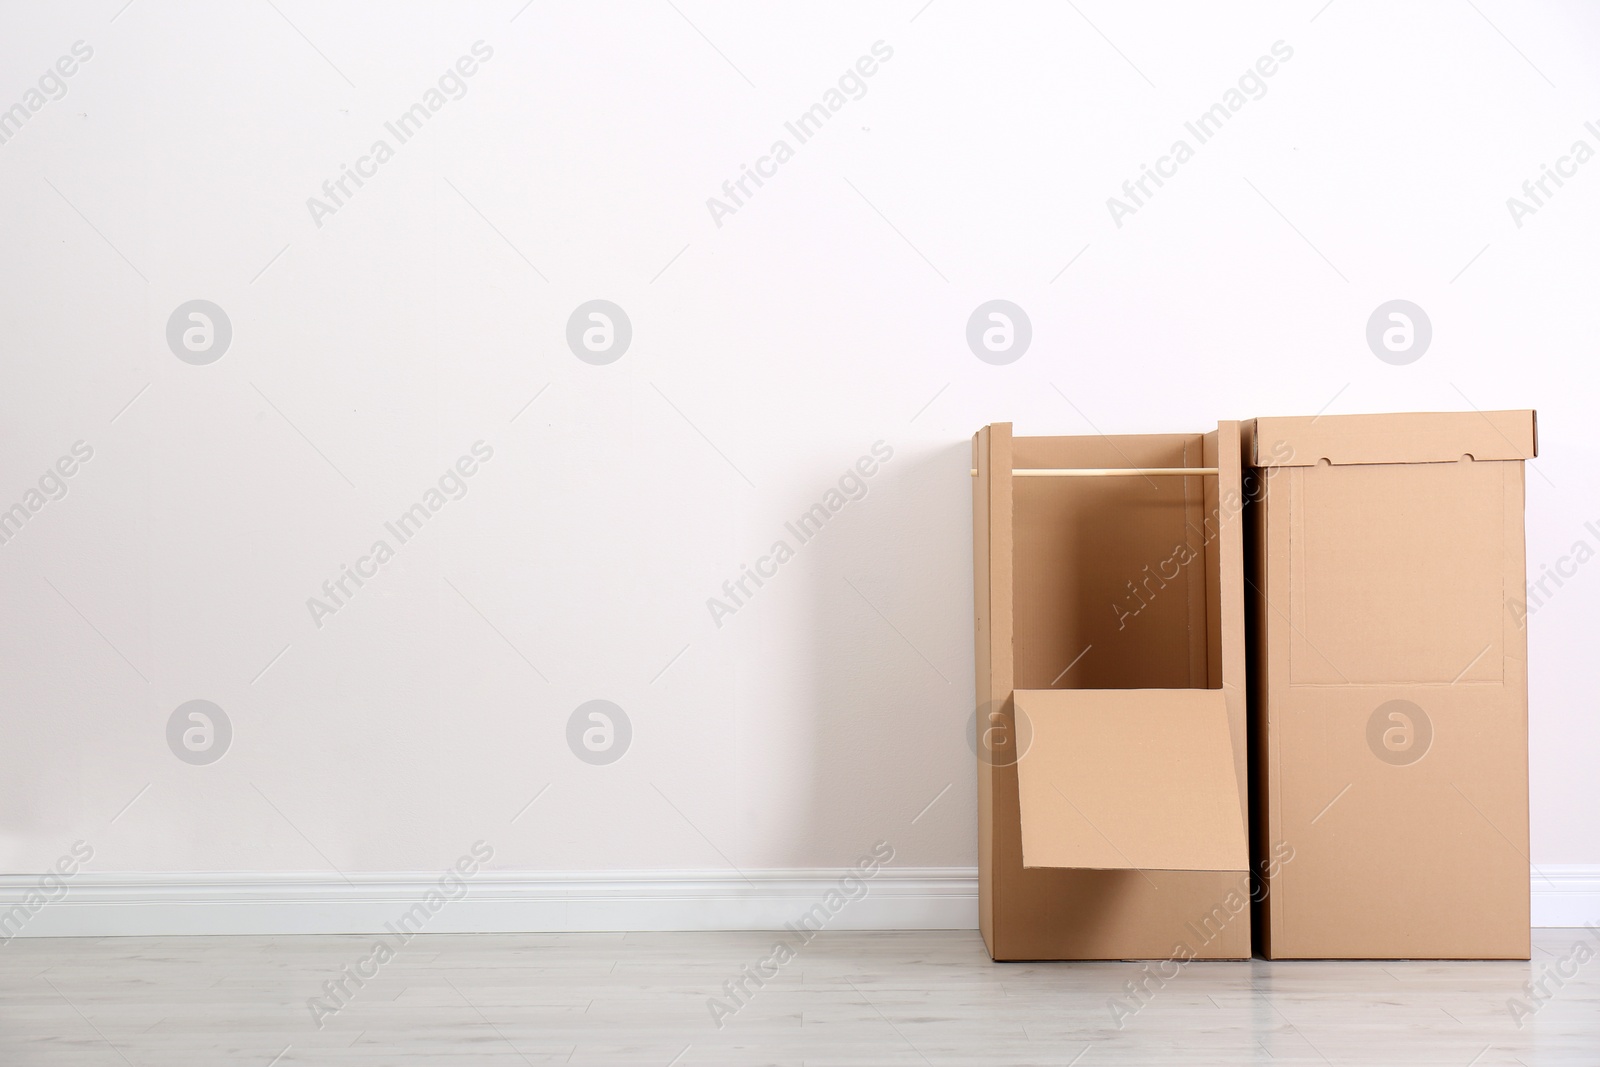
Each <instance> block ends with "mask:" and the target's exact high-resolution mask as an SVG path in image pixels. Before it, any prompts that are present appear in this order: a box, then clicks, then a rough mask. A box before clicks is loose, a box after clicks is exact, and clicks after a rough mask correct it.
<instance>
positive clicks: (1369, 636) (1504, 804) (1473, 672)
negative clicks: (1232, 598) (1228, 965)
mask: <svg viewBox="0 0 1600 1067" xmlns="http://www.w3.org/2000/svg"><path fill="white" fill-rule="evenodd" d="M1488 416H1489V417H1490V418H1489V420H1488V421H1492V422H1493V423H1494V424H1495V432H1494V437H1495V439H1497V440H1499V441H1500V448H1501V449H1502V452H1503V454H1504V455H1505V458H1503V459H1486V458H1485V456H1487V455H1490V454H1493V448H1492V447H1491V446H1492V442H1489V443H1481V442H1479V443H1474V442H1473V441H1471V440H1469V438H1470V436H1471V434H1473V433H1481V431H1482V427H1483V426H1484V424H1485V422H1486V417H1485V416H1483V415H1479V414H1478V413H1476V412H1470V413H1459V414H1456V415H1452V416H1437V415H1428V416H1381V417H1380V416H1359V417H1358V416H1329V417H1327V418H1324V419H1322V420H1319V421H1318V422H1317V427H1316V429H1315V431H1314V432H1315V433H1316V434H1319V435H1323V440H1324V441H1331V442H1335V443H1336V445H1337V447H1334V448H1329V449H1317V450H1318V451H1332V452H1333V453H1334V455H1333V456H1332V457H1326V458H1331V459H1332V460H1333V463H1334V464H1335V465H1334V466H1329V465H1326V464H1323V465H1316V466H1306V467H1296V468H1294V469H1287V470H1277V469H1268V470H1261V471H1257V472H1256V473H1257V475H1258V476H1259V481H1260V483H1261V487H1262V490H1263V493H1262V496H1261V498H1260V500H1259V502H1257V503H1255V504H1253V505H1252V506H1251V509H1250V515H1249V517H1250V523H1249V526H1250V530H1251V553H1250V555H1251V560H1252V566H1253V569H1254V573H1253V577H1252V579H1251V581H1252V585H1253V591H1252V592H1253V596H1252V602H1251V611H1250V629H1251V637H1252V641H1253V642H1254V643H1255V644H1254V647H1255V649H1256V653H1255V657H1254V663H1253V664H1252V696H1253V699H1252V707H1251V717H1252V727H1253V746H1252V747H1253V750H1252V774H1253V785H1252V798H1253V820H1252V826H1253V836H1254V841H1253V847H1254V859H1255V860H1256V861H1257V864H1258V866H1260V865H1261V863H1262V861H1263V860H1264V859H1265V858H1266V856H1267V855H1268V854H1269V852H1270V853H1272V854H1279V855H1287V856H1288V859H1287V860H1286V861H1284V862H1281V863H1277V864H1274V865H1272V867H1271V868H1270V869H1267V870H1266V881H1267V887H1268V892H1267V894H1266V897H1265V899H1264V900H1263V901H1261V902H1260V904H1259V905H1258V908H1257V911H1256V915H1255V919H1256V926H1257V929H1258V931H1259V934H1260V938H1261V940H1260V947H1261V950H1262V952H1263V953H1264V954H1265V955H1267V956H1268V957H1269V958H1275V959H1282V958H1307V957H1343V958H1372V957H1376V958H1466V959H1479V958H1509V959H1526V958H1528V954H1529V949H1530V943H1529V862H1528V797H1527V786H1528V777H1527V651H1526V635H1525V633H1524V632H1523V631H1522V630H1521V629H1520V628H1518V627H1517V626H1516V625H1515V624H1514V622H1513V621H1512V619H1511V612H1510V608H1509V607H1508V606H1507V598H1508V597H1509V596H1513V595H1515V592H1516V591H1520V590H1521V588H1522V583H1523V580H1524V566H1525V564H1524V535H1523V506H1524V500H1523V494H1524V473H1523V464H1522V463H1521V462H1520V460H1521V459H1522V458H1524V456H1525V455H1531V454H1532V453H1533V450H1534V440H1533V437H1534V428H1535V421H1534V417H1533V413H1532V412H1501V413H1494V412H1491V413H1488ZM1283 421H1284V420H1259V422H1258V423H1257V424H1255V425H1253V426H1249V427H1247V430H1246V433H1245V435H1244V437H1245V440H1246V441H1247V453H1248V454H1251V455H1260V454H1262V450H1263V448H1264V447H1266V446H1267V443H1268V441H1270V440H1272V439H1273V438H1272V437H1271V436H1269V435H1272V434H1278V433H1279V428H1277V427H1274V426H1269V425H1268V424H1271V423H1281V422H1283ZM1301 421H1302V422H1309V421H1310V420H1301ZM1474 426H1476V427H1477V428H1478V429H1476V430H1474V429H1473V427H1474ZM1441 427H1443V429H1441ZM1369 433H1370V434H1371V435H1372V439H1370V440H1365V441H1363V440H1361V438H1362V437H1363V435H1365V434H1369ZM1279 439H1282V438H1281V436H1280V438H1279ZM1507 439H1510V440H1511V441H1512V442H1513V445H1514V447H1511V448H1507V447H1506V440H1507ZM1301 444H1304V439H1302V440H1301ZM1475 449H1476V450H1475ZM1452 453H1468V454H1471V455H1473V456H1475V457H1476V458H1475V459H1472V460H1462V461H1456V460H1455V457H1454V456H1453V455H1452ZM1480 453H1482V454H1481V455H1480ZM1297 458H1299V459H1303V458H1305V457H1304V456H1303V455H1300V456H1297ZM1319 458H1322V457H1319ZM1341 461H1342V462H1345V463H1349V464H1352V465H1349V466H1339V465H1338V464H1339V463H1340V462H1341ZM1279 850H1281V852H1280V851H1279Z"/></svg>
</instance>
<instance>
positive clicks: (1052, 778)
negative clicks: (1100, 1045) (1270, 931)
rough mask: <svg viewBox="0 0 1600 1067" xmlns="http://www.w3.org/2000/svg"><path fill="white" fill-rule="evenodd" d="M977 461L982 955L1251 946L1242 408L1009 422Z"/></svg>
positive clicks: (1228, 953) (1230, 952)
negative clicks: (1140, 429)
mask: <svg viewBox="0 0 1600 1067" xmlns="http://www.w3.org/2000/svg"><path fill="white" fill-rule="evenodd" d="M1178 468H1185V469H1186V468H1193V469H1194V472H1193V473H1189V472H1188V471H1187V470H1178ZM1133 469H1137V470H1139V471H1142V472H1145V473H1132V471H1133ZM1202 472H1204V473H1202ZM973 474H974V479H973V545H974V574H973V578H974V591H975V598H976V624H977V626H976V629H977V703H978V708H977V712H976V715H975V723H974V740H975V743H976V746H977V750H978V819H979V823H978V852H979V916H980V918H979V925H980V928H981V930H982V932H983V938H984V942H985V944H986V945H987V946H988V948H989V952H990V954H991V955H992V956H993V957H994V958H995V959H997V960H1022V959H1127V958H1135V959H1138V958H1147V959H1148V958H1159V959H1170V958H1179V959H1229V958H1232V959H1239V958H1243V957H1246V956H1248V955H1249V954H1250V906H1249V901H1250V895H1251V885H1250V881H1249V876H1248V865H1249V848H1248V842H1247V838H1246V817H1247V811H1246V799H1245V788H1246V780H1247V779H1246V775H1247V758H1246V747H1245V746H1246V716H1245V645H1244V641H1245V634H1244V562H1243V555H1242V552H1243V526H1244V518H1243V514H1242V498H1241V487H1240V477H1241V468H1240V444H1239V424H1238V423H1236V422H1225V423H1220V424H1219V425H1218V427H1217V429H1216V430H1215V431H1214V432H1212V433H1208V434H1158V435H1145V436H1125V437H1105V436H1094V437H1013V435H1012V432H1011V426H1010V424H1008V423H996V424H994V425H992V426H987V427H985V428H984V429H982V430H980V431H979V432H978V434H977V435H976V436H975V437H974V440H973Z"/></svg>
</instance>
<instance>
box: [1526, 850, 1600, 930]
mask: <svg viewBox="0 0 1600 1067" xmlns="http://www.w3.org/2000/svg"><path fill="white" fill-rule="evenodd" d="M1590 923H1596V924H1600V863H1547V864H1544V865H1542V866H1540V867H1537V868H1535V869H1534V872H1533V925H1534V926H1586V925H1588V924H1590Z"/></svg>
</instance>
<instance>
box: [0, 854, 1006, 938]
mask: <svg viewBox="0 0 1600 1067" xmlns="http://www.w3.org/2000/svg"><path fill="white" fill-rule="evenodd" d="M855 873H856V872H854V871H853V870H850V871H846V870H843V869H841V870H837V871H832V870H817V869H809V870H765V871H747V872H745V874H743V875H740V874H737V873H735V872H732V871H727V870H720V871H641V872H633V871H603V872H590V871H577V872H538V873H513V872H502V871H480V872H478V874H476V875H475V876H473V877H472V878H468V879H464V880H463V881H464V882H465V893H464V894H463V893H462V890H461V889H460V888H455V889H451V890H450V892H451V893H453V894H455V895H456V899H453V900H449V901H447V902H443V903H441V902H440V898H439V897H435V898H433V902H434V903H435V904H437V905H438V907H437V910H436V911H434V912H433V913H432V914H427V915H425V918H424V919H423V924H422V930H423V931H425V932H428V933H480V932H482V933H509V932H544V931H567V930H571V931H576V930H606V931H617V930H779V929H782V928H783V926H784V924H785V923H790V922H796V921H798V920H799V919H800V917H801V916H802V915H804V914H806V913H807V912H808V911H810V910H811V909H813V908H814V907H816V906H817V905H818V904H823V905H824V907H825V908H826V905H827V904H834V905H836V906H837V911H836V912H833V913H831V914H828V913H827V912H826V911H825V912H824V914H827V920H826V923H825V928H826V929H828V930H970V929H974V928H976V927H977V925H978V877H977V872H976V870H974V869H973V868H970V867H957V868H942V867H934V868H904V867H902V868H896V867H882V868H880V869H879V870H878V872H877V873H876V874H875V875H874V876H873V877H871V878H867V879H864V880H863V881H864V882H865V889H866V892H865V895H862V894H861V890H860V888H858V887H855V886H853V885H852V886H846V887H845V889H844V890H843V892H842V893H840V894H839V895H834V896H832V897H830V896H829V893H830V892H833V891H840V887H841V881H840V880H841V879H842V878H843V877H845V875H846V874H855ZM439 878H440V875H439V874H437V873H414V874H413V873H403V874H352V875H350V876H349V877H348V879H347V880H346V879H342V878H340V877H338V876H332V877H330V876H329V875H328V874H327V873H326V872H317V873H310V874H299V873H295V874H248V873H221V874H194V875H172V874H99V873H90V872H87V871H84V872H81V873H79V874H77V875H76V876H74V877H72V878H69V879H66V892H65V893H64V894H63V895H61V896H60V899H58V900H55V901H53V902H49V903H43V904H42V906H38V907H36V909H35V910H33V912H32V914H31V915H22V916H19V915H18V914H17V913H16V912H15V911H14V910H13V909H14V908H15V907H16V906H17V905H19V904H21V903H22V902H23V901H25V900H26V899H27V897H28V894H29V893H30V892H37V891H38V887H39V878H38V877H37V876H27V875H3V876H0V938H5V937H8V936H11V935H13V934H15V935H18V936H24V937H96V936H108V935H138V936H144V935H155V934H357V933H378V932H381V931H383V930H384V929H385V924H386V923H398V922H399V921H400V918H401V916H402V915H405V914H406V913H407V912H408V911H409V910H410V909H413V908H414V907H415V906H416V905H417V904H418V903H419V902H423V901H425V900H426V899H427V897H428V894H429V893H430V891H436V890H437V889H438V888H439ZM58 892H59V890H58ZM851 892H853V893H855V899H848V897H849V895H850V893H851ZM34 901H35V904H39V898H38V897H37V896H36V897H35V898H34Z"/></svg>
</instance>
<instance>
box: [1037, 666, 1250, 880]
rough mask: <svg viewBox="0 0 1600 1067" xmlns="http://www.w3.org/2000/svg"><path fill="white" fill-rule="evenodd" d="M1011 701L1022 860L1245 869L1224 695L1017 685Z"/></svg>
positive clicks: (1045, 864) (1059, 864)
mask: <svg viewBox="0 0 1600 1067" xmlns="http://www.w3.org/2000/svg"><path fill="white" fill-rule="evenodd" d="M1016 705H1017V714H1018V715H1019V716H1025V717H1026V719H1027V722H1028V723H1029V727H1030V730H1029V732H1030V733H1031V743H1030V745H1029V747H1028V750H1027V751H1026V752H1025V753H1023V755H1022V758H1021V760H1020V761H1019V762H1018V764H1017V773H1018V787H1019V797H1020V808H1021V819H1022V856H1023V860H1022V862H1023V865H1024V866H1025V867H1087V868H1094V869H1100V870H1113V869H1136V870H1150V869H1156V870H1163V869H1164V870H1210V871H1237V870H1241V869H1243V868H1244V867H1246V866H1247V865H1248V864H1249V855H1248V851H1249V850H1248V846H1247V843H1246V838H1245V830H1244V822H1243V818H1242V816H1241V808H1240V801H1239V791H1238V776H1237V769H1236V767H1235V765H1234V753H1233V745H1232V742H1231V739H1230V736H1229V731H1228V712H1227V704H1226V701H1225V700H1224V698H1223V695H1222V692H1221V691H1220V690H1216V689H1187V690H1186V689H1121V690H1018V691H1017V692H1016Z"/></svg>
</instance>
